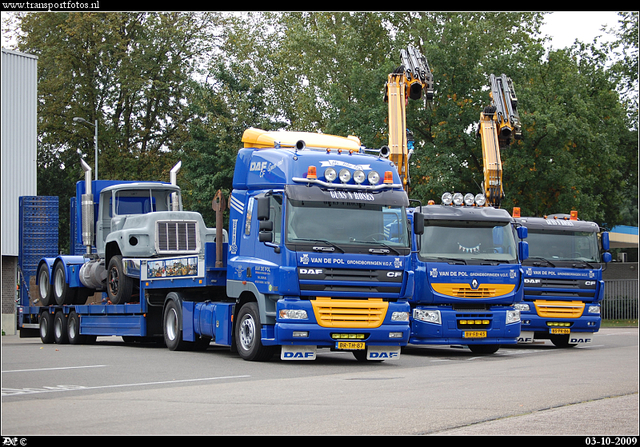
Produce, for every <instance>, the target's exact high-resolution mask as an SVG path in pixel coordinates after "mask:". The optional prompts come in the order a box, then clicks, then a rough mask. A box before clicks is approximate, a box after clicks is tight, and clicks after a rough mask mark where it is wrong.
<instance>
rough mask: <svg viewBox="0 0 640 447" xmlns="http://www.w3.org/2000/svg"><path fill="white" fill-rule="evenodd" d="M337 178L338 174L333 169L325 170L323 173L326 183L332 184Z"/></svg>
mask: <svg viewBox="0 0 640 447" xmlns="http://www.w3.org/2000/svg"><path fill="white" fill-rule="evenodd" d="M336 177H338V173H337V172H336V170H335V169H333V168H327V169H326V170H325V171H324V178H325V179H327V181H328V182H332V181H334V180H335V179H336Z"/></svg>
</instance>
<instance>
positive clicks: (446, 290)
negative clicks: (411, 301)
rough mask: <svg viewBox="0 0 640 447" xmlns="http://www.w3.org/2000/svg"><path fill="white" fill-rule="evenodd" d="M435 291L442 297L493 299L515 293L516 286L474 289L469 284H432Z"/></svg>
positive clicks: (495, 285) (496, 285) (490, 286)
mask: <svg viewBox="0 0 640 447" xmlns="http://www.w3.org/2000/svg"><path fill="white" fill-rule="evenodd" d="M432 286H433V290H435V291H436V292H438V293H441V294H442V295H447V296H453V297H456V298H470V299H474V298H475V299H477V298H493V297H496V296H502V295H506V294H508V293H511V292H513V289H514V288H515V285H513V284H485V285H481V286H478V288H476V289H473V288H471V286H470V285H469V284H447V283H437V284H432Z"/></svg>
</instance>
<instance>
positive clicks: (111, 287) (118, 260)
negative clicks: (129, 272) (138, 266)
mask: <svg viewBox="0 0 640 447" xmlns="http://www.w3.org/2000/svg"><path fill="white" fill-rule="evenodd" d="M132 292H133V279H131V278H129V277H127V276H126V275H125V274H124V267H123V264H122V256H120V255H115V256H114V257H112V258H111V260H110V261H109V267H108V268H107V295H109V300H110V301H111V303H112V304H124V303H128V302H129V300H130V299H131V293H132Z"/></svg>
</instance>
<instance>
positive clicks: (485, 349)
mask: <svg viewBox="0 0 640 447" xmlns="http://www.w3.org/2000/svg"><path fill="white" fill-rule="evenodd" d="M469 349H471V352H473V353H474V354H493V353H495V352H498V349H500V345H469Z"/></svg>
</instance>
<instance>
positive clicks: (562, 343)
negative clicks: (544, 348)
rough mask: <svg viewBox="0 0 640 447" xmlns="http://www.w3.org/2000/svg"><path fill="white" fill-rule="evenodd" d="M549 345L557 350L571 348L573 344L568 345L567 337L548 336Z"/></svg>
mask: <svg viewBox="0 0 640 447" xmlns="http://www.w3.org/2000/svg"><path fill="white" fill-rule="evenodd" d="M549 339H550V340H551V343H553V344H554V345H555V346H556V347H558V348H573V347H574V346H576V344H575V343H569V335H549Z"/></svg>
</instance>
